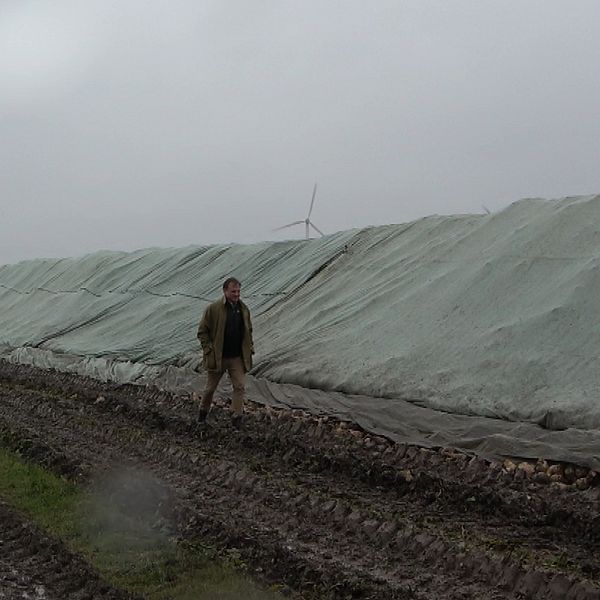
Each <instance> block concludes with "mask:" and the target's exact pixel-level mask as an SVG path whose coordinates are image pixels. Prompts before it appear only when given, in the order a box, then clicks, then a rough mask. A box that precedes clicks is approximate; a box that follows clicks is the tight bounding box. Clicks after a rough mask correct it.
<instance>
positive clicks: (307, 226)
mask: <svg viewBox="0 0 600 600" xmlns="http://www.w3.org/2000/svg"><path fill="white" fill-rule="evenodd" d="M316 195H317V184H316V183H315V187H314V188H313V193H312V199H311V201H310V208H309V209H308V215H307V217H306V219H302V221H294V222H293V223H288V224H287V225H283V226H281V227H277V228H276V229H273V231H279V230H280V229H286V228H287V227H293V226H294V225H301V224H302V223H304V225H305V227H306V239H307V240H308V239H309V237H310V236H309V233H310V228H311V227H312V228H313V229H314V230H315V231H316V232H317V233H320V234H321V236H324V235H325V234H324V233H323V232H322V231H321V230H320V229H319V228H318V227H317V226H316V225H315V224H314V223H313V222H312V221H311V220H310V215H311V214H312V210H313V206H314V205H315V196H316Z"/></svg>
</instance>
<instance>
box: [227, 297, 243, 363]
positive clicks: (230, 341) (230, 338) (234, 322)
mask: <svg viewBox="0 0 600 600" xmlns="http://www.w3.org/2000/svg"><path fill="white" fill-rule="evenodd" d="M226 307H227V320H226V321H225V339H224V340H223V356H224V357H225V358H237V357H238V356H241V355H242V340H243V339H244V318H243V317H242V311H241V310H240V305H239V304H231V302H227V303H226Z"/></svg>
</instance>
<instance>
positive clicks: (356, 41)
mask: <svg viewBox="0 0 600 600" xmlns="http://www.w3.org/2000/svg"><path fill="white" fill-rule="evenodd" d="M599 159H600V2H598V1H597V0H589V1H585V0H570V1H567V0H564V1H561V2H559V1H552V0H535V1H534V0H496V1H493V0H490V1H483V0H468V1H467V0H452V1H448V0H439V1H431V0H414V1H402V0H389V1H388V0H379V1H378V0H374V1H371V2H367V1H366V0H360V1H354V0H339V1H329V0H314V1H313V0H296V1H292V0H290V1H283V0H271V1H262V0H251V1H250V0H243V1H240V0H237V1H233V0H231V1H224V0H214V1H213V0H189V1H188V0H168V1H158V0H119V1H109V0H98V1H96V0H73V1H63V0H44V1H36V2H33V1H29V0H0V264H1V263H6V262H15V261H18V260H22V259H26V258H34V257H46V256H76V255H80V254H84V253H87V252H91V251H94V250H97V249H104V248H108V249H123V250H131V249H135V248H140V247H148V246H186V245H189V244H201V245H204V244H211V243H219V242H231V241H235V242H241V243H246V242H254V241H260V240H265V239H285V238H289V237H303V236H304V229H303V227H302V226H298V227H297V228H290V229H286V230H284V231H283V232H277V233H274V232H273V231H272V229H273V228H275V227H277V226H279V225H284V224H286V223H289V222H290V221H294V220H298V219H303V218H304V217H305V216H306V213H307V211H308V206H309V203H310V197H311V194H312V188H313V185H314V183H315V182H318V186H319V187H318V190H317V196H316V202H315V207H314V210H313V215H312V216H313V220H314V222H315V224H316V225H317V226H318V227H319V228H320V229H322V230H323V231H325V232H326V233H329V232H333V231H338V230H340V229H348V228H352V227H363V226H367V225H375V224H384V223H402V222H406V221H410V220H413V219H416V218H419V217H422V216H425V215H429V214H433V213H440V214H452V213H466V212H479V213H481V212H483V209H482V205H485V206H487V207H488V208H489V209H491V210H500V209H501V208H503V207H505V206H506V205H508V204H510V203H511V202H513V201H515V200H518V199H520V198H523V197H532V196H534V197H548V198H556V197H561V196H567V195H578V194H592V193H597V192H598V193H600V161H599Z"/></svg>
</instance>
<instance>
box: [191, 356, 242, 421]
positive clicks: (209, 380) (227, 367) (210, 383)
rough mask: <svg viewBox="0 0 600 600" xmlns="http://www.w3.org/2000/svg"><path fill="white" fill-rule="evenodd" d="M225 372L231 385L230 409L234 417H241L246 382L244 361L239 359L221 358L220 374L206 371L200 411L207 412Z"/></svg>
mask: <svg viewBox="0 0 600 600" xmlns="http://www.w3.org/2000/svg"><path fill="white" fill-rule="evenodd" d="M225 371H227V372H228V373H229V379H231V385H232V386H233V399H232V402H231V404H232V408H233V414H234V415H241V414H242V412H243V410H244V389H245V382H246V371H245V369H244V361H243V360H242V358H241V357H237V358H225V357H223V366H222V370H221V372H219V371H208V372H207V377H206V387H205V388H204V393H203V394H202V405H201V408H202V410H206V411H208V410H209V409H210V405H211V404H212V399H213V395H214V393H215V390H216V389H217V386H218V385H219V381H221V377H223V375H224V374H225Z"/></svg>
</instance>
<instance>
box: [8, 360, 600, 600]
mask: <svg viewBox="0 0 600 600" xmlns="http://www.w3.org/2000/svg"><path fill="white" fill-rule="evenodd" d="M227 406H228V403H227V402H226V401H222V402H217V404H216V406H215V407H214V408H213V410H212V411H211V414H210V415H209V419H208V423H207V424H206V425H203V426H199V425H198V424H197V423H196V415H197V403H196V401H195V399H194V398H191V397H189V396H176V395H173V394H169V393H165V392H161V391H159V390H156V389H152V388H145V387H139V386H134V385H126V386H123V385H116V384H111V383H102V382H99V381H96V380H91V379H86V378H82V377H78V376H75V375H70V374H65V373H59V372H55V371H51V370H50V371H44V370H39V369H34V368H31V367H27V366H23V365H11V364H8V363H5V362H0V443H2V445H4V446H5V447H8V448H11V449H13V450H18V451H19V452H20V453H21V454H22V455H24V456H25V457H27V458H28V459H30V460H32V461H35V462H37V463H39V464H41V465H43V466H45V467H46V468H48V469H50V470H52V471H54V472H57V473H60V474H62V475H65V476H67V477H69V478H71V479H73V480H75V481H80V482H82V483H89V484H90V485H98V483H97V482H99V481H100V482H106V481H113V482H114V481H116V482H120V483H119V484H118V485H119V486H121V488H122V487H123V486H125V487H126V488H127V487H128V491H127V493H122V492H120V491H119V490H118V489H115V490H114V491H113V492H111V493H110V494H107V495H106V496H105V498H106V499H105V500H104V502H105V503H107V504H109V505H110V504H111V503H119V502H120V503H123V502H125V501H124V500H123V498H126V499H127V502H130V501H131V500H133V501H132V502H130V503H131V504H132V506H136V505H137V506H147V513H148V519H149V521H151V525H152V527H155V528H160V529H161V530H162V531H167V532H168V534H169V535H172V536H176V537H177V538H178V539H181V540H185V541H190V542H194V541H201V542H202V543H210V544H213V545H215V546H217V547H218V548H220V549H221V550H222V551H223V552H224V553H228V552H229V553H231V552H232V551H235V552H236V553H237V554H239V557H240V559H241V560H243V562H245V563H246V564H247V565H248V567H249V569H250V570H251V572H252V573H253V575H254V576H255V577H256V578H257V579H258V580H261V581H264V582H271V583H274V582H275V583H280V584H282V585H284V586H285V589H286V590H287V591H288V592H289V593H290V594H291V595H293V596H295V597H298V598H306V599H313V598H315V599H316V598H320V599H332V600H333V599H336V600H337V599H344V600H345V599H348V598H364V599H386V600H387V599H389V600H393V599H404V598H416V599H440V600H444V599H467V598H477V599H479V598H481V599H483V598H485V599H492V600H493V599H501V598H502V599H504V598H514V599H522V598H539V599H550V600H552V599H556V600H558V599H560V600H564V599H567V600H588V599H600V561H599V555H598V550H597V549H598V548H599V547H600V512H599V505H600V504H599V499H600V481H599V478H598V476H597V474H596V473H594V472H590V471H589V470H587V469H582V468H580V467H578V466H577V465H548V464H547V463H544V461H543V458H544V457H540V461H538V463H533V464H528V463H519V462H518V461H506V462H504V463H490V462H488V461H485V460H483V459H481V458H478V457H476V456H469V455H467V454H464V453H460V452H456V451H454V450H452V449H451V448H438V449H425V448H419V447H416V446H409V445H404V444H395V443H392V442H390V441H388V440H386V439H383V438H378V437H374V436H371V435H369V434H368V433H367V432H364V431H360V430H358V429H355V428H353V426H352V425H350V424H347V423H340V422H338V421H335V420H332V419H323V418H319V419H317V418H312V417H311V416H310V415H307V414H304V413H302V412H300V411H283V410H273V409H269V408H266V407H262V406H258V405H249V406H248V407H247V408H248V410H247V412H246V415H245V418H244V422H243V425H242V427H241V429H240V430H237V429H236V428H234V427H233V426H232V424H231V417H230V413H229V411H228V410H227ZM115 473H129V475H126V476H119V477H115V476H114V474H115ZM132 473H138V474H141V476H140V477H134V476H132V475H131V474H132ZM557 475H560V476H559V477H558V476H557ZM133 480H135V483H131V481H133ZM124 482H130V483H124ZM140 482H141V483H140ZM101 487H106V485H105V484H101ZM117 487H118V486H117ZM121 488H119V489H121ZM136 499H137V503H136ZM144 503H146V504H144ZM0 597H1V596H0ZM64 597H66V598H68V597H71V596H64ZM72 597H76V596H72ZM99 597H100V596H99Z"/></svg>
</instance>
